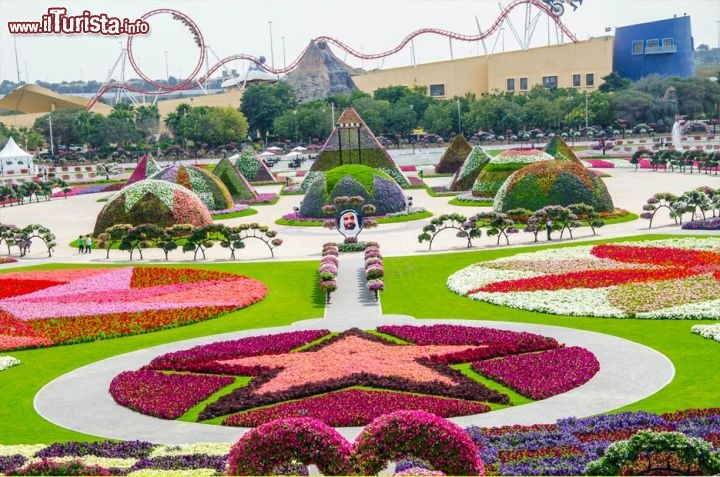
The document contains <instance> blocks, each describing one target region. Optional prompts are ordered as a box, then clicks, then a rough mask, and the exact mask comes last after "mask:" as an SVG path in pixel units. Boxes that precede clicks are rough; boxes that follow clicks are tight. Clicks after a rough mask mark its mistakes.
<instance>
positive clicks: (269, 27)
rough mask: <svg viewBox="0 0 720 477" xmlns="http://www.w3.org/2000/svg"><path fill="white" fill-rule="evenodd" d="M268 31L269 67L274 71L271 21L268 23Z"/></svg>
mask: <svg viewBox="0 0 720 477" xmlns="http://www.w3.org/2000/svg"><path fill="white" fill-rule="evenodd" d="M268 29H269V30H270V66H271V67H272V69H275V51H274V50H273V34H272V21H269V22H268Z"/></svg>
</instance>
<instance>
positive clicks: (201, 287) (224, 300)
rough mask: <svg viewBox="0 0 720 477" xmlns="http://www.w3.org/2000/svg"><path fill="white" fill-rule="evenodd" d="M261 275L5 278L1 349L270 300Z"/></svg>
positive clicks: (1, 280)
mask: <svg viewBox="0 0 720 477" xmlns="http://www.w3.org/2000/svg"><path fill="white" fill-rule="evenodd" d="M266 294H267V287H266V286H265V285H263V284H262V283H260V282H258V281H257V280H253V279H251V278H248V277H243V276H239V275H233V274H230V273H221V272H214V271H209V270H195V269H182V268H172V269H171V268H154V267H124V268H86V269H73V270H48V271H28V272H15V273H7V274H3V275H1V276H0V350H4V349H17V348H25V347H35V346H50V345H54V344H61V343H62V344H67V343H73V342H79V341H92V340H96V339H104V338H109V337H114V336H124V335H130V334H137V333H147V332H148V331H153V330H159V329H164V328H169V327H173V326H179V325H183V324H188V323H194V322H197V321H202V320H206V319H209V318H213V317H216V316H218V315H220V314H222V313H227V312H229V311H232V310H236V309H239V308H243V307H246V306H248V305H251V304H253V303H255V302H258V301H260V300H262V299H263V298H264V297H265V295H266Z"/></svg>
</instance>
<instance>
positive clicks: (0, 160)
mask: <svg viewBox="0 0 720 477" xmlns="http://www.w3.org/2000/svg"><path fill="white" fill-rule="evenodd" d="M34 173H35V165H34V164H33V155H32V154H28V153H27V152H25V151H23V150H22V149H21V148H20V146H18V145H17V144H15V140H14V139H13V138H12V137H11V138H10V139H8V142H7V144H5V147H4V148H3V150H2V151H0V174H1V175H3V176H8V175H20V174H34Z"/></svg>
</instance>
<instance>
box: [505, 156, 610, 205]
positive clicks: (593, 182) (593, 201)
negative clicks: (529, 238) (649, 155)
mask: <svg viewBox="0 0 720 477" xmlns="http://www.w3.org/2000/svg"><path fill="white" fill-rule="evenodd" d="M580 202H583V203H585V204H588V205H591V206H593V207H594V208H595V210H596V211H597V212H612V211H613V209H614V206H613V202H612V198H611V197H610V193H609V192H608V190H607V187H605V183H604V182H603V181H602V179H600V178H599V177H597V176H596V175H594V174H592V173H591V172H590V171H588V170H587V169H586V168H585V167H583V166H582V165H580V164H577V163H575V162H573V161H568V160H554V161H542V162H537V163H535V164H530V165H528V166H526V167H524V168H522V169H520V170H519V171H517V172H514V173H513V174H512V175H511V176H510V177H508V178H507V180H506V181H505V183H504V184H503V185H502V187H500V190H499V191H498V193H497V195H496V196H495V204H494V208H495V210H496V211H498V212H507V211H508V210H512V209H517V208H520V207H522V208H525V209H529V210H538V209H542V208H543V207H545V206H548V205H562V206H568V205H570V204H578V203H580Z"/></svg>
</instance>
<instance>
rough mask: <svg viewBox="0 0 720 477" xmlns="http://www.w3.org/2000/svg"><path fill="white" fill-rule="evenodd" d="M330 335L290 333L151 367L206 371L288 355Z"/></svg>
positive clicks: (224, 344)
mask: <svg viewBox="0 0 720 477" xmlns="http://www.w3.org/2000/svg"><path fill="white" fill-rule="evenodd" d="M329 333H330V330H309V331H292V332H290V333H278V334H275V335H266V336H252V337H250V338H242V339H239V340H232V341H220V342H217V343H212V344H209V345H202V346H196V347H194V348H190V349H188V350H184V351H176V352H173V353H168V354H164V355H162V356H158V357H157V358H155V359H153V360H152V361H151V362H150V365H149V367H150V368H152V369H172V370H176V371H192V370H202V369H203V365H204V364H205V363H206V362H207V361H215V360H222V359H225V358H232V357H235V358H241V357H247V356H258V355H261V354H280V353H288V352H290V351H292V350H293V349H295V348H297V347H298V346H302V345H305V344H307V343H310V342H311V341H315V340H317V339H319V338H322V337H323V336H325V335H327V334H329Z"/></svg>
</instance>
